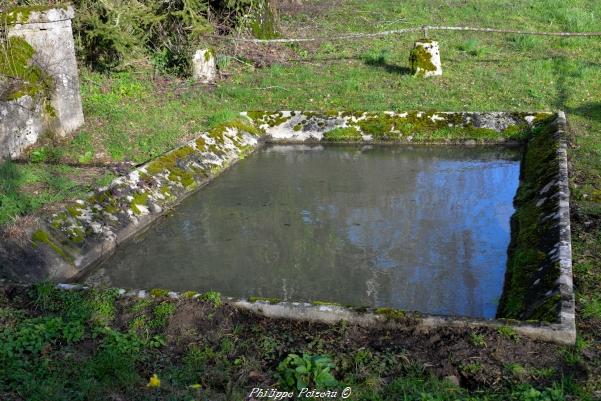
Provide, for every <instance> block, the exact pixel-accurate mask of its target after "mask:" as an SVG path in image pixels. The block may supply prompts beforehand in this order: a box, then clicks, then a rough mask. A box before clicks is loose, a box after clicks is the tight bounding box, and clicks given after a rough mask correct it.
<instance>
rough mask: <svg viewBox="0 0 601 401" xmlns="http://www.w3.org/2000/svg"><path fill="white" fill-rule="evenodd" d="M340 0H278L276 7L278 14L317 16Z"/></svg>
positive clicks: (333, 6) (334, 6) (336, 4)
mask: <svg viewBox="0 0 601 401" xmlns="http://www.w3.org/2000/svg"><path fill="white" fill-rule="evenodd" d="M339 4H340V0H329V1H312V0H279V1H278V2H277V8H278V12H279V14H280V16H282V15H286V16H290V17H293V16H297V15H301V14H304V15H306V16H309V17H318V16H320V15H323V14H325V13H326V12H328V11H329V10H331V9H334V8H336V7H338V5H339Z"/></svg>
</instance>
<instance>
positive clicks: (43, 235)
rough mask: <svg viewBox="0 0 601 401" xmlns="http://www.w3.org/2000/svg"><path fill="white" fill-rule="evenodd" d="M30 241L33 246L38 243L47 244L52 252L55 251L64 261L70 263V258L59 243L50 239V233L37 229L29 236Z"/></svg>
mask: <svg viewBox="0 0 601 401" xmlns="http://www.w3.org/2000/svg"><path fill="white" fill-rule="evenodd" d="M31 241H32V242H33V244H34V246H38V245H40V244H45V245H48V246H49V247H50V248H51V249H52V250H53V251H54V252H56V253H57V254H58V255H60V257H62V258H63V259H64V260H65V261H67V262H69V263H71V262H72V258H71V257H70V256H69V255H68V254H67V253H66V252H65V251H64V250H63V248H61V247H60V246H59V245H57V244H56V243H54V242H53V241H52V240H51V239H50V235H49V234H48V233H47V232H46V231H44V230H37V231H36V232H34V233H33V234H32V236H31Z"/></svg>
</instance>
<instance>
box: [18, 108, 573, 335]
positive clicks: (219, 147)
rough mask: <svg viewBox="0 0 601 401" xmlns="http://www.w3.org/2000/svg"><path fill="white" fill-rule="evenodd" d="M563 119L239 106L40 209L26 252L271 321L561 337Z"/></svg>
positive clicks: (70, 269)
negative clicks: (182, 141) (54, 208)
mask: <svg viewBox="0 0 601 401" xmlns="http://www.w3.org/2000/svg"><path fill="white" fill-rule="evenodd" d="M565 127H566V123H565V117H564V115H563V113H519V112H513V113H467V112H461V113H452V112H404V113H400V112H382V113H348V112H327V113H323V112H322V113H315V112H248V113H242V115H241V117H240V119H238V120H236V121H233V122H231V123H229V124H224V125H222V126H220V127H216V128H214V129H213V130H211V131H209V132H205V133H201V134H199V135H198V137H197V139H195V140H194V141H191V142H189V143H188V144H186V145H184V146H182V147H180V148H178V149H175V150H173V151H171V152H169V153H166V154H165V155H163V156H160V157H159V158H157V159H155V160H153V161H151V162H149V163H147V164H146V165H144V166H142V167H140V168H138V169H136V170H134V171H132V172H131V173H129V174H128V175H127V176H124V177H120V178H118V179H117V180H115V182H113V183H112V184H111V185H110V186H108V187H107V188H100V189H99V190H97V191H96V192H95V193H94V194H91V195H90V196H89V197H88V198H87V199H83V200H81V201H78V202H76V203H74V204H72V205H70V206H68V207H67V208H66V209H65V211H63V212H60V213H55V214H54V215H52V216H49V217H48V219H47V220H46V222H45V224H43V225H41V226H40V227H39V228H38V229H37V230H36V231H35V232H33V233H32V243H33V249H32V250H31V252H32V254H33V256H30V259H32V258H34V257H35V259H37V260H39V261H40V266H39V270H40V271H43V272H46V274H45V276H46V277H48V278H51V279H54V280H55V281H59V282H67V281H68V282H78V283H84V285H87V286H90V285H109V286H112V287H118V288H122V289H123V290H122V292H123V293H124V294H129V295H134V296H147V294H159V293H167V291H170V294H171V296H196V295H194V294H197V293H204V292H206V291H218V292H220V293H222V294H223V295H224V296H226V297H228V298H227V299H228V302H230V303H231V304H232V305H235V306H237V307H240V308H244V309H247V310H251V311H253V312H256V313H261V314H264V315H267V316H273V317H285V318H294V319H309V320H319V321H324V322H335V321H340V320H348V321H352V322H356V323H358V324H365V325H372V324H392V325H399V324H401V325H414V326H417V327H432V326H437V325H462V326H474V327H477V326H500V325H511V326H512V327H513V328H514V329H515V330H516V331H518V332H520V333H522V334H525V335H530V336H534V337H537V338H541V339H544V340H551V341H557V342H561V343H573V342H574V340H575V324H574V299H573V290H572V275H571V245H570V226H569V190H568V184H567V179H568V173H567V160H566V159H567V156H566V144H565V140H564V135H565ZM241 159H244V160H241ZM238 160H240V161H239V162H238V163H236V164H235V165H234V162H236V161H238ZM227 167H229V168H227ZM201 187H202V188H201ZM152 222H154V224H151V223H152ZM67 287H69V286H67ZM134 289H135V290H134ZM152 289H154V291H153V290H152ZM158 289H165V290H166V291H165V292H161V291H158ZM143 290H146V291H143Z"/></svg>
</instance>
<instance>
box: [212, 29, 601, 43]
mask: <svg viewBox="0 0 601 401" xmlns="http://www.w3.org/2000/svg"><path fill="white" fill-rule="evenodd" d="M430 31H469V32H487V33H500V34H513V35H535V36H562V37H594V36H601V32H540V31H522V30H518V29H498V28H478V27H469V26H436V25H434V26H433V25H422V26H420V27H413V28H403V29H394V30H389V31H382V32H371V33H349V34H344V35H339V36H321V37H313V38H278V39H250V38H240V37H231V36H218V35H209V36H208V37H210V38H214V39H221V40H231V41H234V42H247V43H264V44H269V43H295V42H317V41H324V40H330V41H331V40H358V39H363V38H373V37H379V36H389V35H403V34H407V33H414V32H422V33H423V34H424V37H426V38H427V37H428V33H429V32H430Z"/></svg>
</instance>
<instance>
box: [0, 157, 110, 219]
mask: <svg viewBox="0 0 601 401" xmlns="http://www.w3.org/2000/svg"><path fill="white" fill-rule="evenodd" d="M80 174H81V169H78V168H73V167H69V166H65V165H60V164H59V165H47V164H38V163H31V164H16V163H12V162H5V163H2V164H0V224H3V223H8V222H10V221H11V220H12V219H13V218H14V217H16V216H19V215H25V214H28V213H31V212H33V211H35V210H37V209H39V208H40V207H42V206H44V205H46V204H48V203H53V202H61V201H63V200H65V199H70V198H74V197H81V196H83V195H85V194H86V193H88V192H89V191H91V190H92V189H93V188H95V187H97V186H101V185H106V184H107V183H108V182H110V181H111V180H112V179H113V178H114V175H113V174H111V173H108V172H107V173H105V174H101V175H99V176H98V175H95V176H94V177H90V179H84V180H82V179H81V177H78V176H79V175H80Z"/></svg>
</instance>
